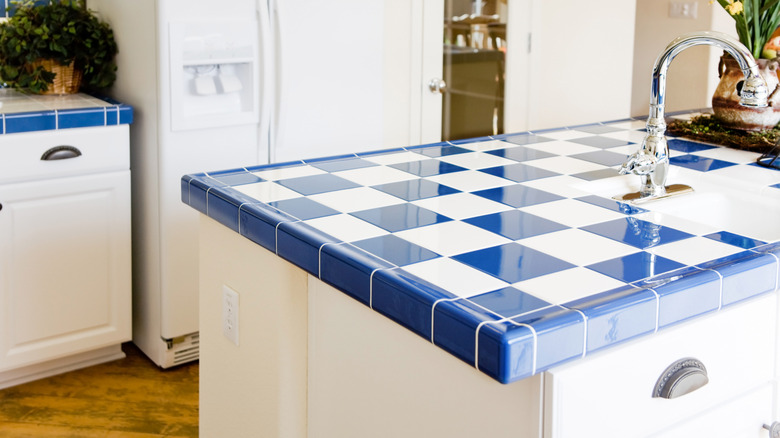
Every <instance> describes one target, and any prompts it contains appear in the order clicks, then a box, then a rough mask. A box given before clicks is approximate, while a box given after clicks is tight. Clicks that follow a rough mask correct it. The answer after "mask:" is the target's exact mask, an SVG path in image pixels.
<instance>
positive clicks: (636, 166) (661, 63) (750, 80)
mask: <svg viewBox="0 0 780 438" xmlns="http://www.w3.org/2000/svg"><path fill="white" fill-rule="evenodd" d="M702 44H706V45H711V46H717V47H720V48H722V49H723V50H725V51H726V52H728V53H729V54H730V55H731V56H732V57H733V58H734V59H736V61H737V63H738V64H739V68H740V69H741V70H742V73H743V74H744V75H745V80H744V81H742V82H741V84H742V86H741V89H739V90H738V92H739V96H740V101H739V103H740V104H741V105H743V106H748V107H765V106H767V97H768V95H769V91H768V89H767V86H766V82H764V79H763V78H761V76H760V75H759V73H758V65H757V64H756V61H755V60H754V59H753V55H752V54H751V53H750V51H749V50H748V49H747V48H746V47H745V46H744V45H742V43H740V42H739V41H737V40H736V39H734V38H732V37H730V36H728V35H726V34H723V33H720V32H694V33H689V34H685V35H682V36H680V37H678V38H676V39H675V40H674V41H672V42H671V43H669V45H668V46H666V49H665V50H664V51H663V53H661V55H660V56H659V57H658V59H656V61H655V66H654V67H653V81H652V88H651V90H650V116H649V117H648V119H647V134H646V135H645V139H644V140H643V141H642V146H641V147H640V148H639V150H638V151H636V152H634V153H633V154H631V155H630V156H629V157H628V159H627V160H626V162H625V163H623V165H622V166H620V174H621V175H625V174H627V173H632V174H634V175H639V177H640V178H641V187H640V189H639V191H638V192H634V193H628V194H625V195H620V196H615V197H614V199H617V200H620V201H632V202H635V203H636V202H643V201H649V200H652V199H659V198H664V197H667V196H671V195H674V194H679V193H687V192H690V191H692V190H693V189H692V188H690V187H689V186H686V185H683V184H673V185H671V186H667V185H666V176H667V173H668V171H669V146H668V145H667V143H666V138H665V137H664V132H666V123H665V122H664V104H665V97H666V72H667V70H668V69H669V64H671V63H672V60H673V59H674V57H675V56H677V55H678V54H679V53H680V52H682V51H683V50H685V49H687V48H689V47H693V46H698V45H702ZM738 87H739V86H738Z"/></svg>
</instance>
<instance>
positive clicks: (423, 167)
mask: <svg viewBox="0 0 780 438" xmlns="http://www.w3.org/2000/svg"><path fill="white" fill-rule="evenodd" d="M389 167H393V168H396V169H399V170H403V171H404V172H409V173H412V174H415V175H417V176H434V175H441V174H445V173H452V172H460V171H463V170H466V168H465V167H460V166H456V165H454V164H450V163H445V162H444V161H439V160H435V159H430V160H420V161H409V162H406V163H398V164H391V165H390V166H389Z"/></svg>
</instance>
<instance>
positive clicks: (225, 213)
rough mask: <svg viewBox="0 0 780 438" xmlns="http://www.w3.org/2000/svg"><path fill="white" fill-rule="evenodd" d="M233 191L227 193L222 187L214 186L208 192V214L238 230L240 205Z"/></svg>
mask: <svg viewBox="0 0 780 438" xmlns="http://www.w3.org/2000/svg"><path fill="white" fill-rule="evenodd" d="M239 205H241V203H240V202H239V203H237V202H236V200H235V198H233V197H232V193H227V192H226V191H225V189H224V188H222V187H212V188H211V189H209V190H208V191H207V192H206V214H207V215H208V216H209V217H210V218H212V219H214V220H216V221H217V222H219V223H221V224H222V225H225V226H226V227H228V228H230V229H231V230H233V231H236V232H238V206H239Z"/></svg>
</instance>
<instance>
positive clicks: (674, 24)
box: [631, 0, 736, 116]
mask: <svg viewBox="0 0 780 438" xmlns="http://www.w3.org/2000/svg"><path fill="white" fill-rule="evenodd" d="M670 1H671V0H637V2H636V35H635V39H634V65H633V88H632V93H631V115H632V116H645V115H647V114H648V107H649V103H650V79H651V76H652V70H653V65H654V63H655V60H656V58H657V57H658V55H659V54H661V52H663V50H664V48H665V47H666V46H667V45H668V44H669V42H671V41H672V40H673V39H674V38H676V37H678V36H679V35H682V34H684V33H688V32H694V31H701V30H715V31H719V32H724V33H727V34H730V35H732V36H734V37H736V31H735V30H734V20H732V19H731V17H729V15H728V14H727V13H726V11H724V10H723V8H721V7H720V6H719V5H718V4H717V3H715V4H713V5H710V4H709V3H710V2H709V0H686V1H688V2H691V1H694V2H696V4H697V9H698V11H697V12H698V13H697V18H696V19H681V18H669V3H670ZM675 1H678V0H675ZM679 1H682V0H679ZM721 53H722V51H721V50H720V49H715V48H709V47H705V46H698V47H693V48H691V49H688V50H686V51H684V52H682V53H681V54H680V55H678V56H677V57H676V58H675V59H674V61H672V64H671V65H670V67H669V73H668V75H667V92H666V111H667V112H671V111H678V110H687V109H694V108H703V107H709V106H711V99H712V94H713V93H714V92H715V87H716V86H717V83H718V74H717V66H718V58H719V57H720V55H721Z"/></svg>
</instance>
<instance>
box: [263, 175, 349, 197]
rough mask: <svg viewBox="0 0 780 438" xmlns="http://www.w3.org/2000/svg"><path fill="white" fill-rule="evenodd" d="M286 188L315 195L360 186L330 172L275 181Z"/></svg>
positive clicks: (303, 193)
mask: <svg viewBox="0 0 780 438" xmlns="http://www.w3.org/2000/svg"><path fill="white" fill-rule="evenodd" d="M277 182H278V183H279V184H281V185H283V186H285V187H287V188H288V189H292V190H295V191H296V192H298V193H300V194H302V195H306V196H308V195H316V194H318V193H325V192H335V191H338V190H344V189H352V188H355V187H360V186H359V185H358V184H355V183H353V182H352V181H348V180H346V179H344V178H339V177H338V176H336V175H332V174H329V173H327V174H323V175H310V176H301V177H298V178H290V179H283V180H279V181H277Z"/></svg>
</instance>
